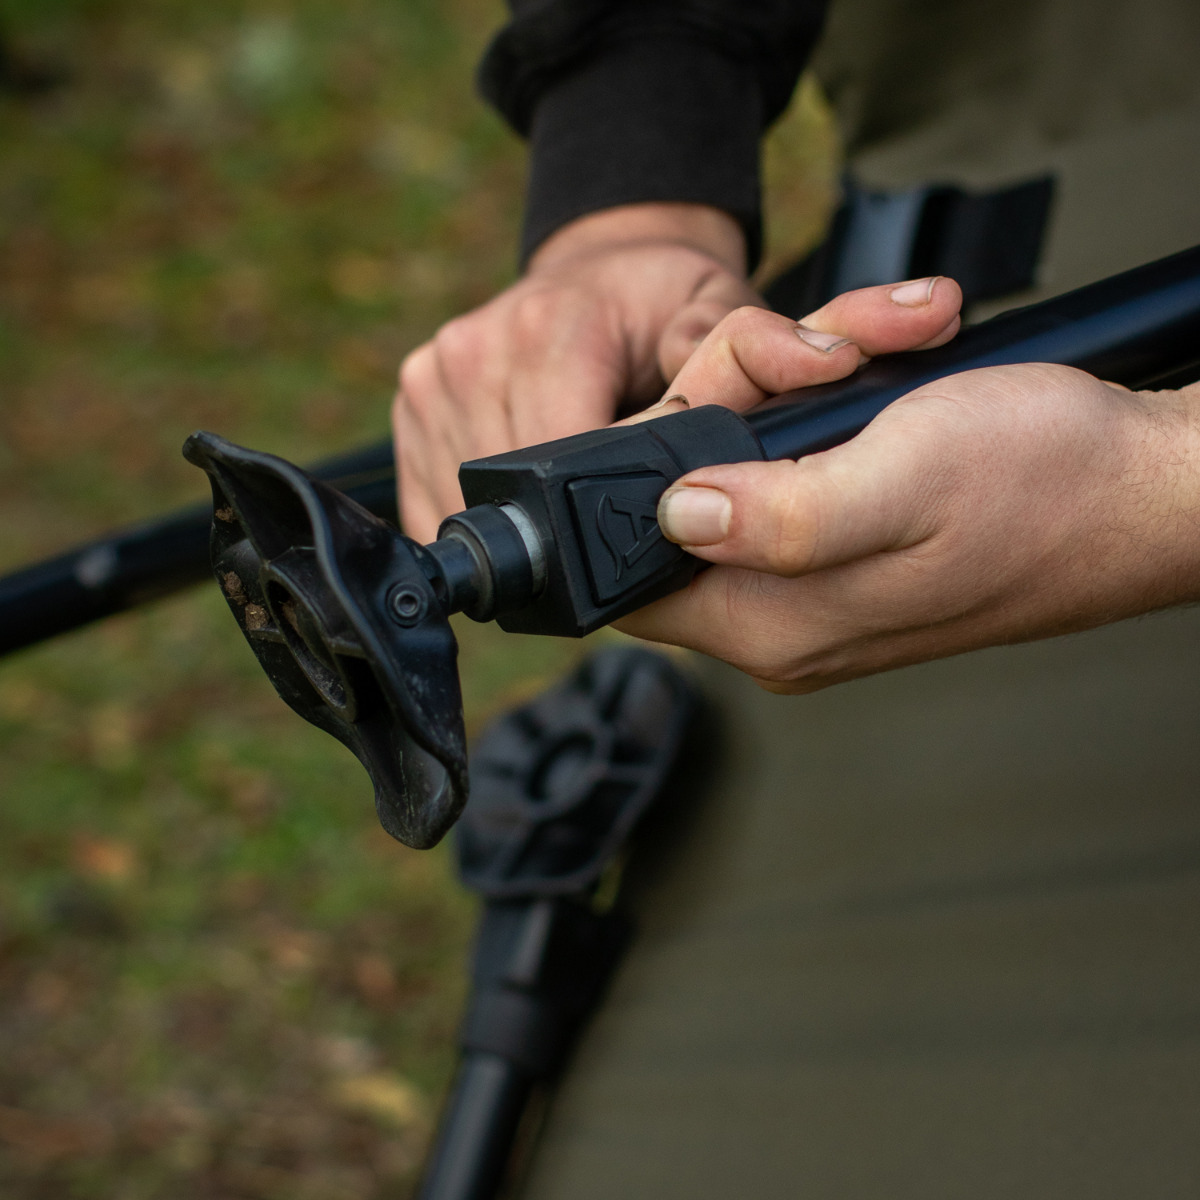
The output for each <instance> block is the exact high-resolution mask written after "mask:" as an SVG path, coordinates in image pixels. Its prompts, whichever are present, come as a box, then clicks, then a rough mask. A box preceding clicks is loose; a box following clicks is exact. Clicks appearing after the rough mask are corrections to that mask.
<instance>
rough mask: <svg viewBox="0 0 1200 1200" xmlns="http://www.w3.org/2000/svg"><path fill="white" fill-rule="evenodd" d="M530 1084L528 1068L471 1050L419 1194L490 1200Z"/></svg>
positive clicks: (444, 1199) (425, 1198) (429, 1198)
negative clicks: (526, 1071) (521, 1068)
mask: <svg viewBox="0 0 1200 1200" xmlns="http://www.w3.org/2000/svg"><path fill="white" fill-rule="evenodd" d="M532 1087H533V1083H532V1080H531V1079H530V1078H529V1076H528V1075H527V1074H526V1073H525V1072H523V1071H521V1070H520V1069H519V1068H518V1067H516V1066H514V1064H512V1063H511V1062H509V1061H508V1060H507V1059H504V1058H501V1057H500V1056H499V1055H498V1054H487V1053H483V1052H481V1051H467V1053H465V1054H464V1055H463V1059H462V1062H461V1063H460V1064H459V1068H458V1073H457V1074H456V1075H455V1077H454V1083H453V1085H452V1087H451V1091H450V1099H449V1101H448V1103H447V1106H446V1111H445V1113H444V1114H443V1116H442V1120H441V1123H440V1125H439V1126H438V1134H437V1142H436V1143H435V1145H434V1147H433V1150H432V1151H431V1152H430V1156H429V1165H428V1167H427V1168H426V1170H425V1176H424V1178H423V1179H422V1181H421V1187H420V1189H419V1191H418V1192H417V1200H492V1198H493V1197H494V1196H495V1195H496V1192H497V1190H498V1189H499V1187H500V1184H501V1182H502V1179H503V1175H504V1170H505V1167H506V1166H507V1164H508V1157H509V1153H510V1151H511V1150H512V1144H513V1138H514V1137H515V1135H516V1132H517V1126H518V1125H519V1124H520V1121H521V1116H522V1114H523V1113H524V1111H525V1103H526V1101H527V1100H528V1099H529V1093H530V1091H531V1089H532Z"/></svg>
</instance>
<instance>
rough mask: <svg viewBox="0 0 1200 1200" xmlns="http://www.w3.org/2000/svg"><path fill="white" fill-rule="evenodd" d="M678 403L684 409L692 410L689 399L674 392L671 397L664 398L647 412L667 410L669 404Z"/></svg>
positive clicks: (680, 393)
mask: <svg viewBox="0 0 1200 1200" xmlns="http://www.w3.org/2000/svg"><path fill="white" fill-rule="evenodd" d="M676 402H677V403H679V404H682V405H683V407H684V408H691V405H690V404H689V403H688V398H687V397H686V396H685V395H684V394H683V393H682V392H672V393H671V394H670V395H669V396H664V397H663V398H662V399H661V400H659V401H657V402H656V403H654V404H652V405H650V407H649V408H648V409H646V411H647V412H653V411H654V410H655V409H656V408H666V406H667V405H668V404H671V403H676Z"/></svg>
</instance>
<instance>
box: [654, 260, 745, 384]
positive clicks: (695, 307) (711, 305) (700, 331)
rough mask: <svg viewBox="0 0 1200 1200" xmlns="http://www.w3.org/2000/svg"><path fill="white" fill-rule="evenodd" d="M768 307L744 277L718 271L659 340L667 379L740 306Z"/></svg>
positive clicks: (686, 305) (669, 324)
mask: <svg viewBox="0 0 1200 1200" xmlns="http://www.w3.org/2000/svg"><path fill="white" fill-rule="evenodd" d="M746 305H750V306H752V307H757V308H765V307H766V301H765V300H763V298H762V297H761V296H760V295H759V294H758V293H757V292H756V291H755V290H754V289H753V288H752V287H751V286H750V285H749V284H748V283H746V282H745V281H744V280H741V279H738V278H737V277H736V276H734V275H730V274H729V273H728V272H726V271H714V272H713V273H712V274H711V275H709V277H708V278H707V279H705V280H703V281H702V282H701V284H700V285H699V286H698V287H697V288H696V290H695V291H694V292H693V294H692V295H691V296H690V297H689V298H688V301H687V303H686V304H684V305H683V307H682V308H680V310H679V311H678V312H677V313H676V314H675V316H674V317H672V318H671V320H670V322H669V323H668V324H667V325H666V327H665V328H664V329H663V332H662V335H661V336H660V337H659V340H658V365H659V368H660V369H661V371H662V376H663V378H664V379H674V378H675V376H676V375H677V374H678V373H679V371H680V370H681V369H682V367H683V364H684V363H685V362H687V360H688V359H689V358H690V357H691V356H692V354H693V353H694V352H695V350H696V347H697V346H699V345H700V343H701V342H703V341H704V339H705V338H706V337H707V336H708V335H709V333H711V332H712V330H713V328H714V327H715V326H716V325H717V324H718V323H719V322H720V321H721V320H722V319H723V318H724V317H726V316H728V315H729V314H730V313H731V312H733V310H734V309H736V308H742V307H744V306H746Z"/></svg>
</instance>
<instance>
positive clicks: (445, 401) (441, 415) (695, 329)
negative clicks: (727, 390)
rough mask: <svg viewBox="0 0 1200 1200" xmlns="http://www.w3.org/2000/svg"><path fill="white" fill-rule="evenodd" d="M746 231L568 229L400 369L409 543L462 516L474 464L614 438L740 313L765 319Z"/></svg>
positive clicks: (680, 223) (719, 223) (631, 219)
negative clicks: (619, 421) (748, 272)
mask: <svg viewBox="0 0 1200 1200" xmlns="http://www.w3.org/2000/svg"><path fill="white" fill-rule="evenodd" d="M744 259H745V248H744V243H743V238H742V233H741V230H740V228H739V227H738V226H737V224H736V223H735V222H734V221H733V219H732V218H731V217H729V216H727V215H726V214H725V213H722V212H718V211H717V210H715V209H709V208H704V207H701V206H699V205H692V204H639V205H629V206H627V207H624V208H614V209H609V210H607V211H604V212H599V213H593V214H591V215H589V216H586V217H583V218H581V219H580V220H578V221H574V222H572V223H571V224H570V225H567V226H565V227H564V228H562V229H560V230H559V231H558V232H557V233H555V234H554V235H553V236H552V237H551V238H549V239H548V240H547V241H546V242H545V243H544V244H543V245H542V246H541V247H540V248H539V249H538V251H537V253H536V254H535V255H534V257H533V259H532V261H531V263H530V265H529V269H528V271H527V273H526V274H525V275H524V276H523V278H521V279H520V280H519V281H518V282H517V283H515V284H514V285H513V286H512V287H510V288H508V289H507V290H506V291H504V292H502V293H501V294H500V295H499V296H497V297H495V298H494V299H493V300H491V301H489V302H488V303H487V304H485V305H484V306H483V307H482V308H478V309H476V310H475V311H474V312H471V313H468V314H467V315H465V316H462V317H458V318H457V319H455V320H453V321H451V322H449V324H447V325H445V326H443V327H442V328H441V329H440V330H439V331H438V333H437V334H436V336H435V337H434V338H433V340H432V341H430V342H428V343H426V344H425V345H424V346H421V347H420V348H419V349H417V350H415V351H413V353H412V354H410V355H409V356H408V357H407V358H406V359H405V361H404V363H403V365H402V366H401V369H400V390H399V392H398V394H397V396H396V401H395V405H394V407H393V414H392V424H393V430H394V433H395V437H396V466H397V472H398V475H399V485H400V507H401V516H402V523H403V527H404V530H405V532H406V533H407V534H408V535H409V536H410V537H413V538H416V539H417V540H418V541H422V542H428V541H431V540H432V539H433V538H434V537H435V536H436V533H437V527H438V524H439V523H440V522H441V520H442V519H443V518H444V517H446V516H448V515H449V514H450V513H452V512H456V511H458V510H459V509H461V508H462V507H463V501H462V494H461V493H460V491H459V488H458V467H459V464H460V463H462V462H465V461H467V460H468V459H472V458H480V457H483V456H485V455H490V454H498V453H501V452H502V451H505V450H512V449H516V448H518V447H521V446H529V445H534V444H536V443H539V442H545V441H549V440H551V439H553V438H559V437H566V436H568V435H569V434H573V433H581V432H583V431H584V430H587V429H594V428H597V427H600V426H603V425H607V424H609V423H610V422H611V421H612V420H613V418H614V417H615V416H617V415H618V408H619V407H621V406H623V405H629V406H637V405H643V404H646V403H648V402H650V401H652V400H655V399H657V398H658V397H659V396H660V395H661V394H662V389H663V385H664V381H665V380H667V379H671V378H672V377H674V376H675V375H676V373H677V372H678V371H679V369H680V368H681V367H682V366H683V364H684V362H685V361H686V360H687V358H688V356H689V355H690V354H691V353H692V351H693V350H694V349H695V348H696V345H697V344H698V342H700V341H701V340H702V339H703V338H704V337H705V335H706V334H707V333H708V332H709V330H711V329H712V328H713V326H715V325H716V324H717V323H718V321H720V320H721V318H722V317H724V316H725V315H726V314H727V313H729V312H731V311H732V310H733V309H735V308H738V307H740V306H743V305H748V304H749V305H762V303H763V301H762V299H761V298H760V297H759V296H758V295H757V293H755V292H754V291H753V289H752V288H751V287H750V286H749V284H747V283H746V282H745V279H744Z"/></svg>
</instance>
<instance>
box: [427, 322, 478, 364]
mask: <svg viewBox="0 0 1200 1200" xmlns="http://www.w3.org/2000/svg"><path fill="white" fill-rule="evenodd" d="M480 341H481V335H480V331H479V328H478V322H477V321H476V320H475V318H474V316H473V314H470V313H468V314H467V315H466V316H462V317H455V318H453V320H450V321H447V322H446V324H445V325H443V326H442V327H441V329H439V330H438V331H437V333H435V334H434V335H433V342H432V347H433V351H434V353H435V354H436V356H437V357H438V358H439V359H440V360H441V361H442V362H444V363H446V364H453V365H457V364H459V363H462V362H470V361H472V360H473V359H474V358H475V356H476V355H477V354H478V351H479V344H480Z"/></svg>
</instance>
